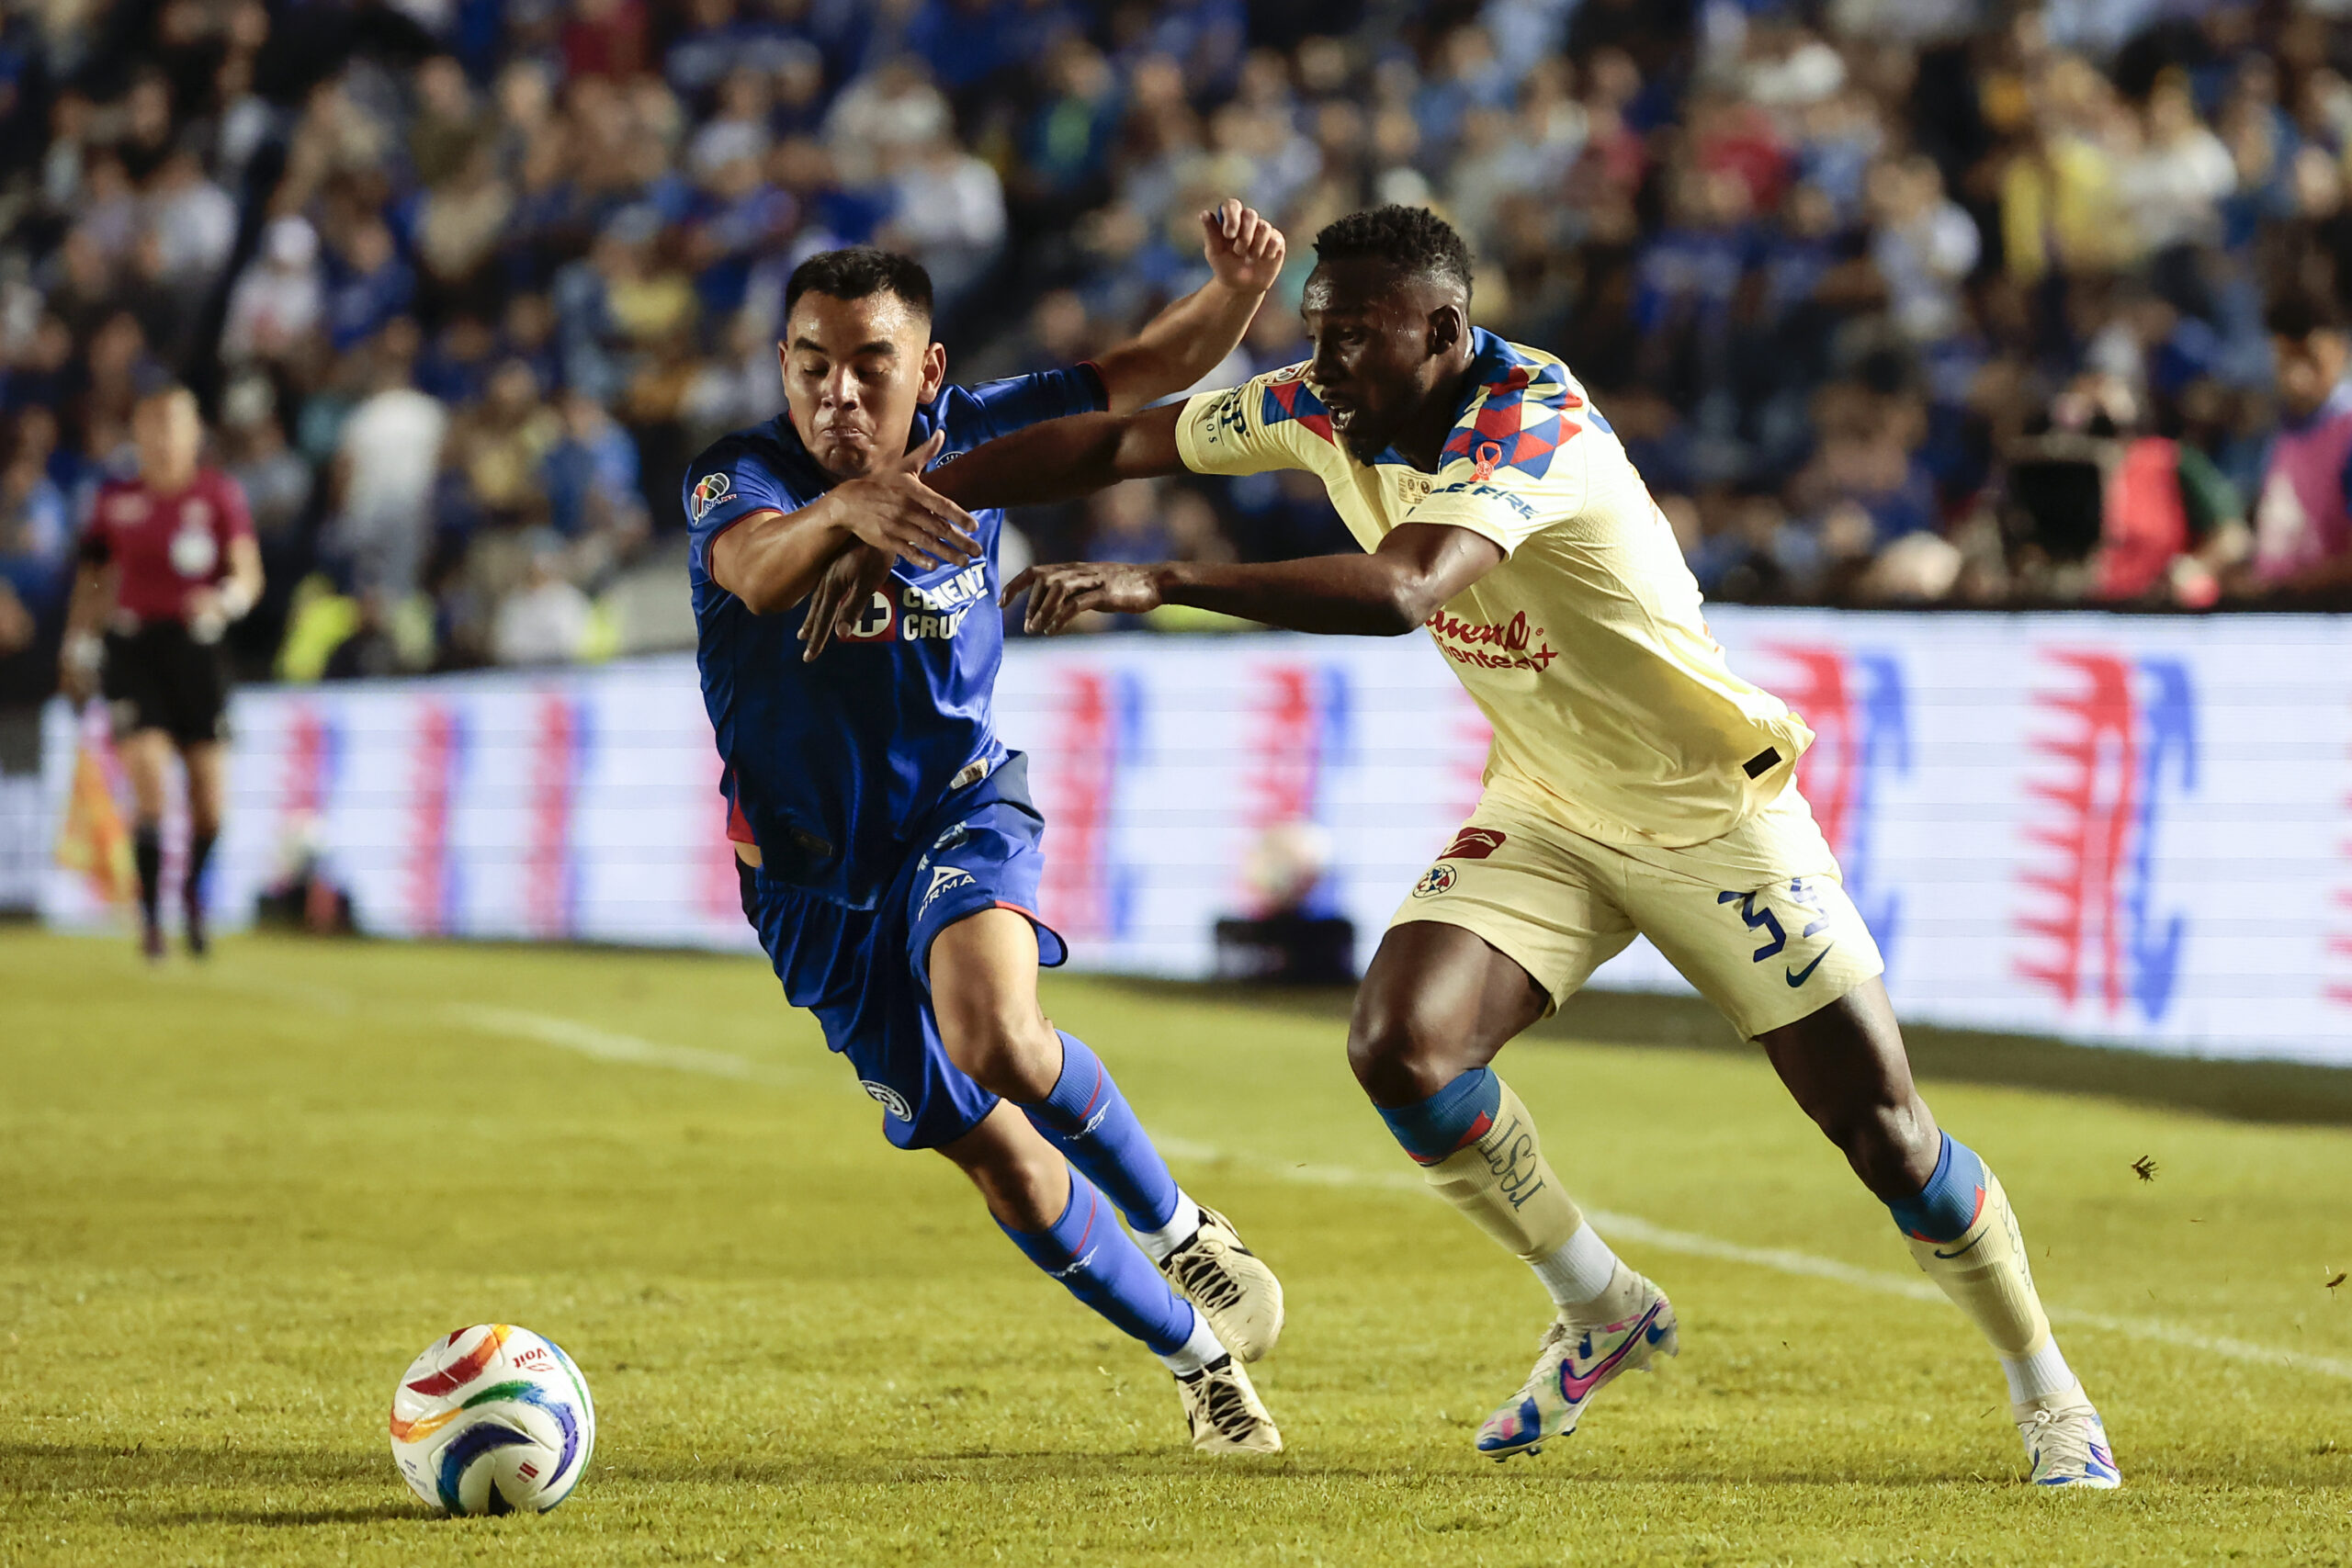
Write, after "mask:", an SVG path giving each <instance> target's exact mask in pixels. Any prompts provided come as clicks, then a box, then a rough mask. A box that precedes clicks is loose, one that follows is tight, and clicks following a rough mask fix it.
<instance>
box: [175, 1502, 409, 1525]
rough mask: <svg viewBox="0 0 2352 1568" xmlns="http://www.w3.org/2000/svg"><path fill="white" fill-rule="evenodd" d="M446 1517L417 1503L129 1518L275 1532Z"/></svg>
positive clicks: (197, 1511) (197, 1510)
mask: <svg viewBox="0 0 2352 1568" xmlns="http://www.w3.org/2000/svg"><path fill="white" fill-rule="evenodd" d="M446 1517H447V1515H444V1514H439V1513H435V1511H434V1510H432V1509H430V1508H427V1507H424V1506H422V1505H420V1504H416V1503H405V1504H403V1503H373V1504H369V1505H368V1506H364V1507H349V1508H187V1509H181V1510H179V1511H177V1512H174V1513H169V1514H153V1515H150V1516H148V1517H144V1518H137V1517H134V1518H132V1519H131V1520H130V1523H131V1525H132V1526H134V1527H140V1526H144V1527H148V1528H153V1529H175V1528H177V1527H179V1526H183V1525H259V1526H261V1527H263V1528H265V1529H285V1528H288V1527H294V1528H300V1527H307V1526H313V1525H373V1524H382V1523H385V1522H386V1521H388V1520H394V1519H413V1520H415V1521H416V1522H417V1523H419V1524H438V1523H440V1522H441V1521H442V1520H443V1519H444V1518H446Z"/></svg>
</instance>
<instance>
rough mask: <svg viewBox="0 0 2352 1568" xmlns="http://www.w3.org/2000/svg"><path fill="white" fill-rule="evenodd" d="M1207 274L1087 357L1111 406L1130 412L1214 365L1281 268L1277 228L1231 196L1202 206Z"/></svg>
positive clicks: (1189, 382) (1228, 349)
mask: <svg viewBox="0 0 2352 1568" xmlns="http://www.w3.org/2000/svg"><path fill="white" fill-rule="evenodd" d="M1201 225H1202V228H1203V230H1204V232H1205V234H1206V243H1205V244H1204V246H1203V247H1202V254H1203V255H1204V257H1205V258H1206V260H1207V262H1208V264H1209V272H1210V276H1209V281H1208V282H1207V283H1205V284H1204V285H1202V286H1201V287H1200V288H1196V289H1194V290H1193V292H1192V293H1190V294H1187V295H1186V296H1184V298H1182V299H1179V300H1177V301H1176V302H1175V303H1174V304H1172V305H1170V306H1169V307H1168V308H1167V309H1166V310H1162V311H1160V312H1159V315H1157V316H1154V317H1153V318H1152V319H1151V320H1150V321H1148V322H1147V323H1145V326H1144V329H1143V330H1142V331H1141V332H1139V333H1136V335H1135V336H1134V337H1133V338H1130V339H1129V340H1128V341H1127V342H1125V343H1123V344H1120V345H1119V346H1118V347H1116V348H1114V349H1113V350H1111V351H1110V352H1109V353H1108V354H1105V355H1103V356H1102V357H1101V358H1099V359H1097V360H1096V361H1095V362H1094V367H1095V369H1096V370H1098V371H1100V372H1101V373H1102V377H1103V390H1104V392H1105V393H1107V394H1108V396H1109V400H1110V412H1113V413H1114V414H1116V413H1133V412H1135V411H1136V410H1137V409H1140V408H1142V407H1143V406H1144V405H1146V404H1147V403H1154V402H1158V401H1159V400H1160V399H1162V398H1165V397H1169V396H1171V395H1172V394H1174V393H1177V392H1181V391H1182V390H1184V389H1186V388H1188V387H1191V386H1193V385H1194V384H1195V383H1197V382H1198V381H1199V380H1200V379H1201V378H1202V377H1204V376H1206V375H1207V374H1208V373H1209V372H1210V371H1212V370H1214V369H1216V367H1217V366H1218V365H1220V364H1221V363H1223V362H1224V359H1225V356H1226V355H1228V354H1231V353H1232V352H1233V350H1234V348H1235V346H1236V345H1237V344H1239V343H1240V342H1241V334H1242V333H1245V332H1248V331H1249V330H1250V318H1252V317H1253V316H1255V315H1256V314H1257V313H1258V305H1259V302H1260V301H1261V300H1262V299H1265V297H1266V291H1267V290H1268V289H1269V288H1272V287H1273V285H1274V280H1275V279H1276V278H1277V277H1279V276H1282V269H1283V254H1284V250H1283V233H1282V231H1281V230H1279V229H1277V228H1275V227H1274V226H1273V225H1272V223H1269V222H1267V221H1266V220H1264V219H1262V218H1261V217H1259V216H1258V214H1257V213H1255V212H1253V211H1251V210H1250V209H1249V208H1246V207H1244V206H1242V205H1241V203H1240V202H1239V201H1238V200H1231V199H1228V200H1227V201H1226V202H1225V203H1224V204H1223V205H1221V206H1220V207H1218V208H1216V209H1215V210H1213V211H1209V212H1204V213H1202V214H1201Z"/></svg>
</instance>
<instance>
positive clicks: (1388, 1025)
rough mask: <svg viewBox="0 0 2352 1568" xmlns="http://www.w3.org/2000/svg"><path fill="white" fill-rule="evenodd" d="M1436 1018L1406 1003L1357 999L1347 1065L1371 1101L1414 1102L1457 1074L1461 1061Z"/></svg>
mask: <svg viewBox="0 0 2352 1568" xmlns="http://www.w3.org/2000/svg"><path fill="white" fill-rule="evenodd" d="M1459 1055H1460V1054H1459V1052H1458V1051H1457V1050H1455V1049H1453V1048H1452V1047H1451V1046H1450V1044H1449V1040H1448V1036H1447V1033H1446V1031H1445V1030H1444V1029H1443V1028H1442V1026H1441V1023H1440V1021H1438V1020H1436V1019H1433V1018H1430V1017H1429V1016H1428V1015H1427V1014H1426V1013H1425V1012H1423V1011H1422V1010H1419V1009H1417V1008H1415V1007H1413V1006H1412V1005H1411V1004H1410V1003H1409V1002H1407V1001H1399V1000H1392V999H1390V998H1380V997H1364V998H1360V999H1359V1001H1358V1004H1357V1007H1356V1011H1355V1016H1354V1017H1353V1018H1352V1019H1351V1020H1350V1021H1349V1024H1348V1066H1350V1067H1351V1068H1352V1069H1353V1070H1354V1072H1355V1075H1356V1082H1357V1083H1359V1084H1361V1085H1363V1091H1364V1092H1365V1093H1366V1094H1368V1095H1370V1096H1371V1097H1372V1100H1373V1103H1374V1104H1375V1105H1391V1106H1394V1105H1413V1104H1417V1103H1419V1101H1421V1100H1427V1099H1428V1098H1429V1097H1430V1096H1431V1095H1433V1094H1435V1093H1436V1092H1437V1091H1438V1090H1440V1089H1443V1088H1444V1087H1445V1086H1446V1085H1447V1084H1449V1083H1452V1082H1453V1080H1454V1079H1455V1078H1456V1077H1460V1076H1461V1075H1462V1072H1463V1071H1464V1064H1463V1063H1462V1062H1461V1061H1460V1060H1458V1059H1457V1058H1458V1056H1459Z"/></svg>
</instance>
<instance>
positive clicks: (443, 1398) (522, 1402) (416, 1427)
mask: <svg viewBox="0 0 2352 1568" xmlns="http://www.w3.org/2000/svg"><path fill="white" fill-rule="evenodd" d="M391 1430H392V1460H393V1462H394V1463H396V1464H398V1465H399V1466H400V1467H401V1478H402V1479H404V1480H405V1481H407V1483H408V1484H409V1490H410V1491H412V1492H414V1493H415V1494H416V1495H418V1496H420V1497H422V1498H424V1500H425V1501H426V1502H428V1503H430V1504H432V1505H433V1506H435V1507H436V1508H439V1509H441V1510H443V1511H444V1512H445V1513H451V1514H511V1513H515V1512H516V1511H517V1510H528V1511H529V1512H532V1513H535V1514H544V1513H546V1512H547V1511H548V1509H549V1508H552V1507H554V1506H556V1505H557V1504H558V1503H560V1502H562V1501H563V1500H564V1499H565V1498H566V1497H568V1496H570V1495H571V1489H572V1487H573V1486H574V1485H576V1484H577V1483H579V1480H580V1475H581V1472H582V1471H584V1470H586V1469H587V1468H588V1456H589V1454H590V1453H592V1452H593V1451H594V1450H595V1447H596V1409H595V1406H594V1405H593V1404H589V1402H588V1384H587V1382H586V1381H585V1380H584V1379H582V1377H581V1375H580V1369H579V1368H577V1367H575V1366H573V1365H572V1364H571V1357H569V1356H567V1355H565V1354H564V1353H563V1352H562V1351H561V1350H559V1349H557V1348H556V1347H555V1345H554V1343H553V1342H552V1341H550V1340H546V1339H542V1338H540V1337H538V1336H537V1335H536V1334H534V1333H532V1332H531V1331H530V1330H529V1329H527V1328H516V1327H514V1326H513V1325H509V1324H503V1323H481V1324H476V1325H474V1326H473V1327H471V1328H460V1329H458V1331H457V1332H456V1333H454V1334H451V1335H450V1336H449V1337H447V1338H446V1339H437V1340H435V1341H434V1343H433V1345H432V1346H431V1348H428V1349H427V1350H426V1351H425V1352H424V1355H422V1356H419V1357H418V1358H417V1359H415V1360H413V1361H412V1362H410V1363H409V1369H408V1371H405V1372H403V1373H401V1383H400V1387H398V1388H396V1389H394V1390H393V1391H392V1423H391Z"/></svg>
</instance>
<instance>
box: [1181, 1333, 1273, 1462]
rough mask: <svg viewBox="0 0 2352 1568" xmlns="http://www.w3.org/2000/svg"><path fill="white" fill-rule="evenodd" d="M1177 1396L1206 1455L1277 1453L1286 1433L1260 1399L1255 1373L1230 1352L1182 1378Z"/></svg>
mask: <svg viewBox="0 0 2352 1568" xmlns="http://www.w3.org/2000/svg"><path fill="white" fill-rule="evenodd" d="M1176 1397H1177V1398H1178V1399H1180V1400H1182V1402H1183V1404H1184V1423H1185V1425H1186V1426H1188V1427H1191V1428H1192V1429H1193V1447H1194V1448H1195V1449H1198V1450H1200V1451H1201V1452H1203V1453H1204V1454H1278V1453H1280V1452H1282V1451H1283V1435H1282V1433H1280V1432H1278V1431H1276V1430H1275V1429H1274V1418H1273V1417H1272V1416H1269V1415H1267V1414H1266V1407H1265V1406H1264V1405H1263V1404H1260V1403H1259V1400H1258V1391H1257V1390H1256V1389H1255V1388H1253V1387H1251V1386H1250V1373H1249V1371H1248V1370H1247V1369H1245V1368H1244V1367H1243V1366H1242V1365H1241V1363H1240V1362H1238V1361H1237V1360H1235V1359H1233V1358H1232V1357H1231V1356H1229V1355H1228V1356H1219V1357H1218V1358H1217V1359H1216V1360H1214V1361H1211V1362H1210V1363H1209V1364H1208V1365H1207V1366H1205V1367H1203V1368H1202V1369H1201V1370H1200V1371H1197V1372H1194V1373H1193V1375H1192V1376H1191V1377H1182V1376H1180V1377H1178V1378H1177V1380H1176Z"/></svg>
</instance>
